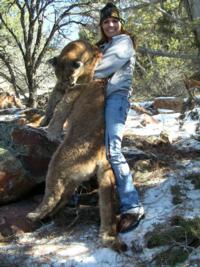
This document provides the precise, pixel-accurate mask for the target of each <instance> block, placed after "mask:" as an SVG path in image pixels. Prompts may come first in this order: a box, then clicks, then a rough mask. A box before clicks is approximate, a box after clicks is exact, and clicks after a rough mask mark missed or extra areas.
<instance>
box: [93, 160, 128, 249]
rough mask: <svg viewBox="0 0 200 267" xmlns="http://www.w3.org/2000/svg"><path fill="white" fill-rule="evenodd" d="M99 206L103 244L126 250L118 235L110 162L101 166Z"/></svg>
mask: <svg viewBox="0 0 200 267" xmlns="http://www.w3.org/2000/svg"><path fill="white" fill-rule="evenodd" d="M97 177H98V183H99V208H100V218H101V226H100V238H101V241H102V244H103V245H104V246H106V247H111V248H113V249H114V250H116V251H119V252H120V251H125V250H126V249H127V246H126V244H125V243H124V242H122V241H121V240H120V239H119V238H118V237H117V229H116V228H117V226H116V224H117V222H116V214H115V203H114V202H115V201H114V195H115V188H114V187H115V178H114V174H113V171H112V169H111V167H110V164H109V163H108V162H106V163H105V164H103V165H102V166H100V167H99V170H98V173H97Z"/></svg>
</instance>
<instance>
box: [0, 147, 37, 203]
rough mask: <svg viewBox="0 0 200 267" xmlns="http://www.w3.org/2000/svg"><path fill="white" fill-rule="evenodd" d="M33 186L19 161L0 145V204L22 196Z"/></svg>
mask: <svg viewBox="0 0 200 267" xmlns="http://www.w3.org/2000/svg"><path fill="white" fill-rule="evenodd" d="M33 186H34V181H33V180H32V179H30V177H28V176H27V174H26V172H25V170H24V168H23V166H22V164H21V162H20V161H19V160H18V159H17V158H16V157H15V156H14V155H12V154H11V153H10V152H9V151H8V150H6V149H4V148H2V147H0V204H5V203H8V202H11V201H14V200H16V199H18V198H20V197H22V195H23V194H25V193H26V192H28V191H29V190H30V189H31V188H32V187H33Z"/></svg>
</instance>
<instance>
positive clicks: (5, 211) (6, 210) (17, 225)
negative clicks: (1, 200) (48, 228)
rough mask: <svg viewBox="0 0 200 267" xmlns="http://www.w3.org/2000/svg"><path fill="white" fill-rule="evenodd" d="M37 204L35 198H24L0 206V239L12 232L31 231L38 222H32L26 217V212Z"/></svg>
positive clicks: (5, 237) (9, 235)
mask: <svg viewBox="0 0 200 267" xmlns="http://www.w3.org/2000/svg"><path fill="white" fill-rule="evenodd" d="M38 204H39V202H38V201H36V200H35V199H33V200H31V199H26V200H23V201H19V202H17V203H12V204H9V205H4V206H1V207H0V241H3V240H5V239H7V238H10V237H12V235H14V234H21V233H25V232H32V231H33V230H35V229H36V228H37V227H38V226H41V224H40V223H32V222H29V221H28V220H27V219H26V214H27V213H28V212H30V211H31V210H33V209H34V208H35V207H36V206H37V205H38Z"/></svg>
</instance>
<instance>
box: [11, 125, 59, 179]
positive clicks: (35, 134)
mask: <svg viewBox="0 0 200 267" xmlns="http://www.w3.org/2000/svg"><path fill="white" fill-rule="evenodd" d="M11 136H12V148H13V149H14V151H15V152H16V156H17V158H18V159H19V160H20V161H21V163H22V165H23V167H24V169H25V170H26V171H27V172H28V174H29V175H31V176H32V178H33V179H34V180H35V179H36V180H37V182H38V181H40V182H41V181H44V178H45V175H46V171H47V167H48V164H49V161H50V159H51V156H52V154H53V153H54V152H55V150H56V148H57V147H58V145H59V142H58V141H50V140H48V138H47V136H46V132H45V131H44V130H43V129H39V128H38V129H36V128H32V127H30V126H18V127H15V128H13V131H12V133H11ZM38 179H39V180H38Z"/></svg>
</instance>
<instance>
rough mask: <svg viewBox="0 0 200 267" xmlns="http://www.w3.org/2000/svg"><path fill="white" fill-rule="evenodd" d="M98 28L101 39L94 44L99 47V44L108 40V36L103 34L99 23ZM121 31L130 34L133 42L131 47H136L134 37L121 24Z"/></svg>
mask: <svg viewBox="0 0 200 267" xmlns="http://www.w3.org/2000/svg"><path fill="white" fill-rule="evenodd" d="M100 30H101V39H100V40H99V41H98V42H97V43H96V45H97V46H98V47H99V46H100V45H102V44H104V43H106V42H108V38H107V36H106V35H105V33H104V31H103V29H102V26H101V25H100ZM121 33H122V34H127V35H129V36H130V38H131V40H132V42H133V47H134V48H135V49H136V48H137V43H136V38H135V36H134V35H133V34H131V33H129V32H128V31H127V30H125V29H124V27H123V25H122V27H121Z"/></svg>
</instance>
